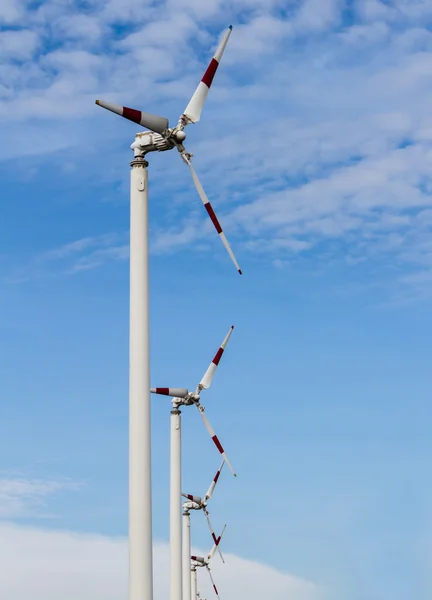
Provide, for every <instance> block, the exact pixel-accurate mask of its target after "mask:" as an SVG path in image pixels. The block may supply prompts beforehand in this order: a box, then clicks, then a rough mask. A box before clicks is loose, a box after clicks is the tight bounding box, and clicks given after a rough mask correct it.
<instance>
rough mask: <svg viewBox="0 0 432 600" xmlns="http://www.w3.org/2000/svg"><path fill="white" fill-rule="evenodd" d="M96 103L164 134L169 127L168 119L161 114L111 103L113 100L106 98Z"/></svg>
mask: <svg viewBox="0 0 432 600" xmlns="http://www.w3.org/2000/svg"><path fill="white" fill-rule="evenodd" d="M96 104H97V105H98V106H102V108H106V109H107V110H110V111H111V112H113V113H116V115H120V116H121V117H124V118H125V119H128V120H129V121H133V122H134V123H138V125H142V126H143V127H146V128H147V129H150V131H155V132H156V133H160V134H162V133H163V132H164V131H166V130H167V129H168V127H169V123H168V119H167V118H165V117H160V116H159V115H152V114H151V113H146V112H142V111H141V110H135V109H134V108H128V107H127V106H117V104H111V102H105V101H104V100H96Z"/></svg>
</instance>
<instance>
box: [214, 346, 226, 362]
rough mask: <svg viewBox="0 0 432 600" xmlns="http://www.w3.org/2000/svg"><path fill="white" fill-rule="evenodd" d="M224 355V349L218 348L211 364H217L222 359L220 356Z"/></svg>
mask: <svg viewBox="0 0 432 600" xmlns="http://www.w3.org/2000/svg"><path fill="white" fill-rule="evenodd" d="M223 353H224V349H223V348H219V350H218V351H217V352H216V354H215V357H214V359H213V363H214V364H215V365H218V364H219V361H220V359H221V358H222V354H223Z"/></svg>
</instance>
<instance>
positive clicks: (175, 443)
mask: <svg viewBox="0 0 432 600" xmlns="http://www.w3.org/2000/svg"><path fill="white" fill-rule="evenodd" d="M181 493H182V490H181V414H180V411H179V409H178V408H177V407H176V405H174V407H173V409H172V411H171V441H170V567H171V578H170V600H182V518H181Z"/></svg>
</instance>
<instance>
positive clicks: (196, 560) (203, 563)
mask: <svg viewBox="0 0 432 600" xmlns="http://www.w3.org/2000/svg"><path fill="white" fill-rule="evenodd" d="M225 529H226V525H225V526H224V528H223V530H222V533H221V534H220V536H219V537H218V539H217V541H216V542H215V544H214V546H213V548H212V549H211V550H210V552H209V554H208V556H207V558H204V557H202V556H191V561H192V563H191V587H192V593H191V600H196V598H197V596H198V586H197V572H196V570H197V568H200V567H205V568H206V569H207V573H208V574H209V577H210V580H211V582H212V586H213V589H214V592H215V594H216V596H217V597H218V598H219V592H218V589H217V587H216V584H215V582H214V579H213V576H212V574H211V571H210V566H209V565H210V561H211V559H212V558H213V556H214V554H215V552H216V549H217V548H219V544H220V542H221V540H222V537H223V534H224V532H225ZM219 600H220V599H219Z"/></svg>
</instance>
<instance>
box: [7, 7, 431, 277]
mask: <svg viewBox="0 0 432 600" xmlns="http://www.w3.org/2000/svg"><path fill="white" fill-rule="evenodd" d="M237 4H238V6H237V8H236V9H234V8H233V6H232V5H231V3H229V2H227V1H225V0H212V1H210V2H206V3H205V6H204V4H203V3H202V2H199V1H197V0H184V2H182V6H181V9H180V8H179V5H178V3H175V2H173V1H172V0H165V2H162V3H159V4H158V5H157V6H156V5H154V4H153V3H148V4H147V6H146V10H145V11H140V10H138V9H137V5H136V3H134V2H133V1H128V2H126V3H124V2H123V3H121V2H119V0H111V1H110V2H108V3H101V2H97V1H93V2H91V3H90V5H89V7H88V10H87V11H86V13H85V14H83V13H82V11H80V10H78V5H77V4H76V3H75V2H73V1H72V2H70V3H68V5H67V6H66V7H65V6H64V5H62V6H60V5H59V4H58V3H57V2H54V0H49V1H48V2H45V3H43V5H41V6H40V7H39V8H37V9H36V10H35V9H31V8H26V7H25V4H21V3H19V2H11V1H9V2H8V3H6V4H4V6H3V8H2V11H3V12H2V13H0V19H3V23H4V24H5V27H6V29H5V31H4V32H2V34H1V35H3V36H4V37H3V38H0V46H1V44H3V45H4V47H5V48H10V53H9V59H8V62H6V64H5V66H4V67H3V71H2V77H1V85H2V87H0V121H2V122H3V124H4V135H5V136H6V137H8V138H9V139H10V144H9V143H6V144H4V145H3V148H7V156H9V157H10V156H13V155H14V153H16V154H19V155H22V153H23V152H24V153H26V152H39V153H44V152H53V151H54V150H56V149H65V148H69V149H70V155H71V156H72V155H73V156H75V158H74V160H75V161H77V163H79V161H83V160H86V161H87V160H88V156H87V155H86V158H85V159H83V158H82V157H81V154H82V151H81V150H79V151H78V148H80V149H82V148H87V149H89V148H92V144H94V135H95V131H96V129H95V128H94V127H93V122H94V121H93V119H94V118H95V119H102V118H103V117H102V114H101V111H100V112H97V109H96V108H95V107H94V98H96V97H97V96H102V97H106V99H108V100H110V99H111V100H113V101H116V102H119V103H131V104H132V105H136V106H137V107H139V106H142V101H143V100H142V99H143V98H145V104H146V107H145V108H147V109H148V110H157V112H160V113H162V114H168V115H169V116H173V117H174V118H176V117H177V116H178V114H179V113H180V112H181V110H182V109H183V107H184V103H185V102H186V101H187V100H188V98H189V96H190V94H191V92H192V91H193V89H194V87H195V85H196V82H197V79H198V78H199V76H200V74H201V71H202V69H203V68H205V65H206V62H207V59H208V55H209V48H212V47H214V46H215V44H216V43H217V40H218V36H219V35H220V31H221V30H222V29H223V28H224V26H225V25H226V24H227V22H228V21H230V20H233V22H234V25H235V28H234V32H233V35H232V37H231V40H230V45H229V49H228V51H227V53H226V55H225V57H224V66H223V68H221V70H220V73H218V79H217V85H215V86H214V88H213V89H212V94H211V98H210V100H209V102H210V103H211V118H210V115H209V116H208V118H203V120H202V122H200V125H199V132H200V133H199V136H198V137H197V138H196V142H195V144H194V148H191V150H193V151H194V153H195V161H196V166H197V170H198V171H199V173H200V176H201V178H202V181H203V183H204V185H205V188H206V189H207V191H208V193H209V196H210V197H213V198H214V199H215V205H216V209H217V212H218V213H221V218H222V221H223V223H224V227H225V229H226V230H227V233H229V236H230V240H231V242H232V245H233V246H234V247H236V248H238V249H239V252H240V253H241V252H243V253H247V254H248V255H249V256H250V257H251V258H252V259H253V258H254V254H255V255H258V254H259V253H261V254H262V256H264V257H267V259H268V260H270V261H275V260H278V259H279V260H281V261H284V260H291V259H293V258H295V257H296V256H297V255H298V254H301V253H304V252H308V253H309V254H310V256H314V254H313V253H314V252H315V253H316V254H319V253H320V252H322V245H323V244H328V243H329V242H331V243H333V242H337V243H336V244H335V245H334V248H335V250H334V252H335V255H337V254H340V253H341V248H343V251H342V252H343V254H344V255H345V256H346V260H347V263H349V265H350V266H351V267H352V268H354V266H353V265H354V264H359V263H360V262H362V261H369V260H376V261H387V260H389V258H391V260H393V261H394V262H395V263H397V264H399V265H402V266H403V267H404V268H405V269H406V270H407V272H406V273H404V275H405V274H406V275H409V272H408V271H409V268H410V267H408V263H409V262H411V263H413V262H415V261H416V262H417V264H422V263H424V262H425V261H426V262H427V261H428V260H429V251H428V249H427V245H426V243H425V236H426V235H427V234H430V233H431V228H432V225H430V224H429V225H426V224H425V222H422V219H421V216H422V215H423V214H424V213H425V211H427V210H428V209H430V208H431V206H432V196H431V186H430V183H429V173H430V170H431V166H432V165H431V160H432V158H431V157H432V119H431V117H430V108H429V107H430V103H431V101H432V84H431V74H432V70H431V67H430V65H431V57H432V34H431V32H430V28H429V25H432V10H431V8H430V4H429V3H428V2H416V3H413V2H406V1H404V0H394V1H392V2H382V1H381V0H361V1H360V0H357V1H355V2H351V3H350V6H349V7H348V6H347V5H346V3H344V2H342V1H341V0H319V1H317V0H305V1H303V2H294V1H293V2H288V3H286V2H285V3H281V2H280V1H279V0H272V1H270V2H266V3H265V4H263V3H262V2H258V1H256V0H241V2H240V1H239V2H238V3H237ZM239 10H241V18H239V13H238V11H239ZM23 11H24V13H23ZM23 14H25V15H26V18H25V19H24V21H25V22H26V29H25V30H24V29H20V28H19V27H17V26H16V23H17V22H18V19H19V18H21V19H22V15H23ZM11 23H13V27H10V25H11ZM8 24H9V25H8ZM132 24H133V26H132ZM8 27H9V30H8ZM161 32H169V35H161ZM19 36H22V41H19ZM1 40H3V41H1ZM29 57H31V58H32V60H28V59H29ZM131 82H134V85H132V86H131ZM209 110H210V108H209ZM95 111H96V112H95ZM105 116H106V115H105ZM14 122H15V123H16V126H18V123H20V127H21V126H23V125H25V126H28V127H27V129H26V132H27V136H28V138H27V143H26V144H25V145H24V147H23V144H22V143H21V141H20V139H19V138H18V137H17V135H16V129H15V128H14V127H13V126H12V125H11V124H13V123H14ZM110 123H112V128H111V127H110V128H106V127H100V128H99V127H98V129H97V135H98V136H99V141H100V143H103V141H104V140H105V139H108V136H110V140H112V136H116V135H117V133H116V132H117V129H115V128H116V125H115V124H114V123H117V121H114V118H112V119H111V120H110ZM16 126H15V127H16ZM65 126H66V127H67V130H68V132H70V133H68V135H60V136H59V135H58V133H57V132H58V131H59V130H60V128H61V131H65V129H64V127H65ZM113 132H114V133H113ZM196 132H198V128H196V129H195V130H194V133H193V135H195V134H196ZM74 148H76V150H74ZM88 151H90V150H88ZM4 152H5V151H4V150H3V153H4ZM0 153H1V151H0ZM5 156H6V154H3V157H5ZM164 158H165V157H164ZM96 162H97V161H96ZM170 168H171V169H172V171H171V177H170V178H166V177H163V176H161V175H160V173H159V172H157V171H156V174H155V175H156V177H158V190H159V191H160V192H161V193H163V192H164V191H165V190H167V193H168V194H170V195H173V196H175V198H178V197H180V196H181V195H182V194H184V189H185V188H186V186H190V185H191V184H190V182H189V181H188V180H187V176H186V175H185V174H184V172H182V171H181V166H178V165H174V166H172V167H170ZM95 169H101V167H100V166H99V165H96V166H95ZM180 173H182V175H179V174H180ZM168 179H169V181H168ZM177 180H178V181H179V185H178V186H173V185H172V181H177ZM170 182H171V183H170ZM181 182H184V183H181ZM170 186H171V187H170ZM182 186H183V187H182ZM154 189H156V188H154ZM187 189H188V193H190V191H191V190H190V189H189V187H188V188H187ZM192 193H194V192H192ZM189 206H190V208H189ZM194 207H195V205H194ZM156 219H157V220H156V221H154V222H153V227H154V232H155V233H156V236H154V238H153V251H154V252H167V251H170V252H173V251H174V250H175V249H184V250H186V249H187V248H189V247H191V246H193V242H194V241H198V242H200V243H201V241H202V227H200V226H196V223H204V222H205V219H204V218H203V219H202V220H200V219H201V217H199V216H198V218H197V217H196V215H195V208H192V205H186V204H184V203H180V204H178V205H176V204H175V203H172V205H171V207H170V210H169V211H159V212H158V214H157V217H156ZM112 235H113V236H116V235H118V239H112V240H110V241H105V240H104V239H102V238H103V236H102V238H101V237H100V236H96V237H95V238H83V239H82V240H78V241H77V242H73V243H72V246H71V247H70V248H69V247H65V248H63V249H59V250H58V251H57V252H70V254H69V256H68V257H67V256H66V255H65V256H63V257H61V256H59V255H55V252H56V251H53V252H54V254H53V257H52V258H51V259H50V258H49V257H48V256H46V257H41V259H40V260H39V265H41V264H42V263H44V264H47V262H48V261H49V260H51V261H54V257H55V260H56V261H57V263H58V264H60V262H61V261H63V262H64V263H65V265H66V262H68V261H69V262H68V265H67V266H66V267H65V269H64V270H65V271H68V272H70V273H76V272H79V271H83V270H88V269H92V268H96V267H98V266H101V265H103V264H105V263H106V262H109V261H117V260H122V259H124V258H127V240H125V236H124V234H123V233H121V232H120V233H117V232H114V233H113V234H112ZM396 240H397V243H396ZM209 242H210V244H211V237H210V238H209ZM80 244H82V246H80ZM272 249H273V252H272ZM407 256H409V257H410V260H409V261H408V260H407ZM239 258H240V257H239Z"/></svg>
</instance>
